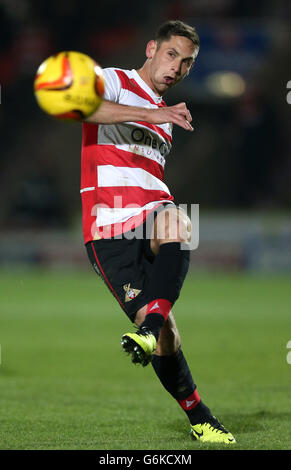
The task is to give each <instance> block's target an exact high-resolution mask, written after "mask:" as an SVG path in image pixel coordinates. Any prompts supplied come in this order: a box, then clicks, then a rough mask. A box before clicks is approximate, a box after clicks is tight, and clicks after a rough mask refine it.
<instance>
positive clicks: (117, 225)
mask: <svg viewBox="0 0 291 470" xmlns="http://www.w3.org/2000/svg"><path fill="white" fill-rule="evenodd" d="M103 72H104V76H105V95H104V98H105V99H106V100H109V101H114V102H116V103H120V104H125V105H130V106H139V107H145V108H158V107H164V106H166V104H165V102H164V101H163V100H162V98H161V97H158V96H156V95H155V93H154V92H153V91H152V90H151V89H150V87H149V86H148V85H147V84H146V83H145V82H144V81H143V80H142V79H141V77H140V76H139V74H138V73H137V71H136V70H122V69H117V68H107V69H104V70H103ZM172 127H173V126H172V123H167V124H156V125H154V124H150V123H147V122H124V123H120V124H110V125H109V124H106V125H105V124H91V123H83V138H82V161H81V191H80V192H81V197H82V208H83V235H84V242H85V243H87V242H88V241H91V240H96V239H99V238H108V237H112V236H116V235H119V234H120V233H124V232H126V231H128V230H130V229H132V228H134V227H137V226H138V225H140V224H141V223H143V222H144V220H145V218H146V217H147V215H148V213H149V212H151V211H152V210H153V209H154V208H155V207H157V206H158V205H160V204H162V203H163V202H171V201H173V199H174V198H173V196H172V195H171V194H170V191H169V189H168V187H167V186H166V185H165V183H164V182H163V178H164V166H165V159H166V157H167V155H168V154H169V152H170V149H171V142H172Z"/></svg>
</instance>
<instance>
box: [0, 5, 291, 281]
mask: <svg viewBox="0 0 291 470" xmlns="http://www.w3.org/2000/svg"><path fill="white" fill-rule="evenodd" d="M290 13H291V5H290V2H288V1H286V0H278V1H272V0H264V1H262V0H258V1H256V2H252V1H249V0H244V1H240V0H207V1H205V0H203V1H202V0H196V1H191V0H183V1H179V2H176V1H172V0H168V1H163V0H162V1H158V2H157V1H150V0H149V1H147V2H146V3H144V4H143V6H142V8H141V7H140V5H139V3H138V2H135V1H131V0H127V1H126V2H119V1H117V0H116V1H114V0H108V1H107V2H102V3H101V4H98V8H97V7H96V2H93V1H87V2H85V7H84V2H82V1H80V0H70V1H67V0H63V1H62V2H59V1H56V0H53V1H50V2H37V1H33V0H22V1H18V0H2V1H1V2H0V84H1V106H0V122H1V160H0V165H1V171H0V184H1V189H2V197H1V205H0V227H1V243H0V264H1V265H8V266H9V267H11V266H12V265H14V264H17V265H18V264H22V263H24V264H28V265H38V264H40V265H42V266H61V265H65V266H66V265H76V266H77V267H78V268H80V267H81V266H84V267H85V268H88V262H87V259H86V256H85V252H84V250H83V249H82V233H81V204H80V195H79V181H80V147H81V126H80V125H79V124H75V123H73V124H64V123H59V122H54V121H53V120H52V119H50V118H48V117H47V116H46V115H44V114H43V113H42V112H41V111H40V109H38V107H37V105H36V102H35V100H34V96H33V93H32V82H33V78H34V74H35V72H36V69H37V67H38V65H39V64H40V63H41V62H42V61H43V60H44V58H46V57H47V56H49V55H50V54H52V53H55V52H56V51H60V50H65V49H71V50H78V51H81V52H85V53H87V54H89V55H91V56H92V57H93V58H95V59H96V60H97V61H98V62H99V63H100V64H101V65H102V66H103V67H106V66H120V67H124V68H134V67H138V66H140V65H142V63H143V61H144V59H145V55H144V50H145V43H146V41H147V40H148V39H150V38H151V37H152V36H153V34H154V31H155V29H156V27H157V26H158V25H159V24H160V23H161V22H162V21H164V20H167V19H169V18H179V19H182V20H185V21H186V22H189V23H190V24H192V25H194V26H196V28H197V30H198V33H199V35H200V38H201V51H200V54H199V57H198V60H197V62H196V65H195V67H194V69H193V71H192V73H191V76H190V78H188V79H187V80H186V81H185V82H184V83H182V85H180V86H179V87H178V88H177V89H176V90H175V89H173V90H171V91H170V92H169V93H168V95H167V96H166V97H165V98H166V102H167V103H168V104H175V103H177V102H178V101H181V100H183V101H186V102H187V104H188V107H189V108H190V110H191V112H192V116H193V120H194V126H195V129H196V132H194V133H191V134H189V133H186V132H184V131H183V130H181V129H178V128H177V127H176V128H175V134H174V137H175V138H174V147H173V151H172V154H171V155H170V158H169V159H168V163H167V168H166V182H167V184H168V186H169V187H170V189H171V191H172V193H173V194H174V195H175V197H176V202H177V203H178V204H188V205H189V204H191V203H196V204H199V205H200V245H199V249H198V250H197V251H196V252H193V253H192V266H193V268H196V269H206V270H212V269H215V270H216V269H223V270H233V269H234V270H258V271H264V272H267V271H268V272H269V271H272V272H274V271H284V272H286V271H288V272H290V271H291V256H290V253H291V222H290V216H289V214H290V204H291V185H290V181H291V157H290V149H291V134H290V113H291V107H290V105H288V104H287V100H286V96H287V83H288V81H289V80H290V79H291V67H290V53H291V38H290V35H291V33H290Z"/></svg>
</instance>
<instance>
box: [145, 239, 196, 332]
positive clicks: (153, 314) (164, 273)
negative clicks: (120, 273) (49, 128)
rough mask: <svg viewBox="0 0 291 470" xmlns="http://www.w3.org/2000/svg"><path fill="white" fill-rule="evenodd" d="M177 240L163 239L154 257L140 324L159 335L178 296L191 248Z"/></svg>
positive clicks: (186, 270)
mask: <svg viewBox="0 0 291 470" xmlns="http://www.w3.org/2000/svg"><path fill="white" fill-rule="evenodd" d="M181 245H182V244H181V243H180V242H170V243H164V244H162V245H161V246H160V250H159V253H158V254H157V256H156V259H155V261H154V271H153V275H152V277H151V280H150V282H149V286H148V293H149V294H148V295H149V303H148V307H147V312H146V317H145V320H144V322H143V323H142V325H141V328H147V329H149V330H151V331H152V332H153V334H154V335H155V337H156V339H158V337H159V334H160V330H161V328H162V326H163V324H164V322H165V321H166V319H167V316H168V314H169V312H170V310H171V307H172V305H173V304H174V302H175V301H176V300H177V298H178V297H179V294H180V290H181V288H182V285H183V282H184V280H185V277H186V274H187V272H188V268H189V260H190V252H189V250H182V249H181Z"/></svg>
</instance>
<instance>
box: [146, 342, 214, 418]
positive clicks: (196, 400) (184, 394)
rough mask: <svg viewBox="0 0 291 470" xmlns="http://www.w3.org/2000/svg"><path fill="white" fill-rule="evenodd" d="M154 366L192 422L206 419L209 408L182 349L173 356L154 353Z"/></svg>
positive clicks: (163, 383) (163, 382)
mask: <svg viewBox="0 0 291 470" xmlns="http://www.w3.org/2000/svg"><path fill="white" fill-rule="evenodd" d="M152 366H153V368H154V371H155V373H156V374H157V376H158V378H159V379H160V381H161V383H162V385H163V386H164V387H165V389H166V390H167V391H168V392H169V393H170V394H171V395H172V396H173V397H174V398H175V400H177V402H178V403H179V405H180V406H181V408H182V409H183V410H184V411H185V413H186V415H187V416H188V419H189V421H190V423H191V424H197V423H200V422H203V421H205V417H206V416H207V415H208V414H210V415H211V413H210V410H209V408H207V406H206V405H204V403H202V401H201V399H200V397H199V395H198V392H197V387H196V385H195V383H194V381H193V378H192V374H191V372H190V369H189V367H188V364H187V361H186V359H185V357H184V355H183V352H182V350H181V349H179V350H178V351H177V352H176V353H175V354H173V355H171V356H157V355H154V357H153V359H152Z"/></svg>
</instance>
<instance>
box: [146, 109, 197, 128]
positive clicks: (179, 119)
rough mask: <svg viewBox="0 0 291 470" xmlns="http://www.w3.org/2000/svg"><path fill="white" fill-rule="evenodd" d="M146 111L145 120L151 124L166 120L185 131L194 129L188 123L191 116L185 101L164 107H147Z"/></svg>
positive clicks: (165, 121)
mask: <svg viewBox="0 0 291 470" xmlns="http://www.w3.org/2000/svg"><path fill="white" fill-rule="evenodd" d="M148 111H149V113H148V114H149V116H148V118H147V121H148V122H150V123H152V124H165V123H167V122H172V123H174V124H177V125H178V126H180V127H182V128H183V129H185V130H186V131H194V129H193V127H192V126H191V124H190V122H191V121H192V116H191V114H190V111H189V109H187V107H186V104H185V103H179V104H175V105H174V106H167V107H165V108H158V109H149V110H148Z"/></svg>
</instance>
